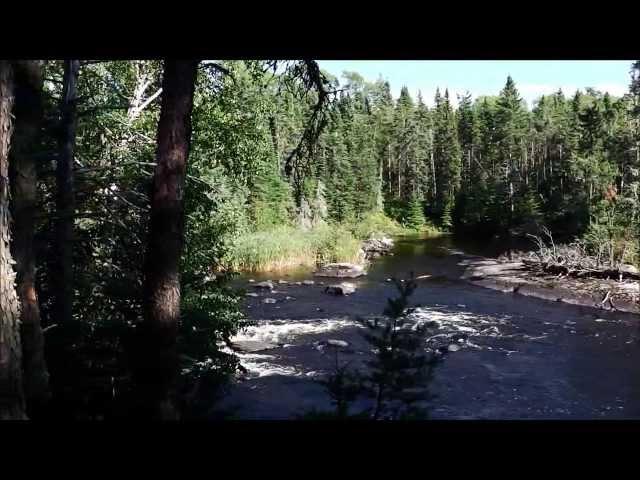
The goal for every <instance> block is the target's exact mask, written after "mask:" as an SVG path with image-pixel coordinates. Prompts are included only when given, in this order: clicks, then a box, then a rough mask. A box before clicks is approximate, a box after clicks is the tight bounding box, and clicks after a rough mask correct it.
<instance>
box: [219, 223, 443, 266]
mask: <svg viewBox="0 0 640 480" xmlns="http://www.w3.org/2000/svg"><path fill="white" fill-rule="evenodd" d="M424 231H425V232H427V233H428V234H437V233H438V231H437V229H435V228H434V227H431V226H425V228H424ZM409 233H416V231H415V230H410V229H407V228H405V227H403V226H402V225H400V224H399V223H397V222H395V221H394V220H391V219H390V218H388V217H386V216H385V215H384V214H382V213H372V214H370V215H368V216H367V217H365V218H363V219H361V220H359V221H355V222H350V223H346V224H335V223H328V224H321V225H318V226H316V227H314V228H313V229H311V230H302V229H299V228H295V227H291V226H281V227H277V228H275V229H273V230H268V231H259V232H253V233H250V234H248V235H244V236H242V237H241V238H238V239H237V240H236V241H235V243H234V244H233V245H232V247H231V249H230V253H229V255H228V257H227V262H226V265H225V267H226V268H227V269H231V270H234V271H247V272H269V271H284V270H287V269H290V268H295V267H300V266H304V267H315V266H317V265H318V264H326V263H334V262H349V263H359V262H361V261H362V256H361V252H360V245H361V241H362V240H365V239H368V238H371V237H372V236H373V237H381V236H386V235H403V234H409Z"/></svg>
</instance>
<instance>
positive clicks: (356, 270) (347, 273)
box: [314, 263, 367, 278]
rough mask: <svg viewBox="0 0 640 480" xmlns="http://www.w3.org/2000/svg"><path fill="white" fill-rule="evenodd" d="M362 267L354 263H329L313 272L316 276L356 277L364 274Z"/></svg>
mask: <svg viewBox="0 0 640 480" xmlns="http://www.w3.org/2000/svg"><path fill="white" fill-rule="evenodd" d="M366 274H367V273H366V272H365V271H364V267H363V266H361V265H356V264H355V263H330V264H328V265H325V266H324V267H322V268H320V270H318V271H317V272H315V273H314V275H315V276H316V277H335V278H356V277H360V276H362V275H366Z"/></svg>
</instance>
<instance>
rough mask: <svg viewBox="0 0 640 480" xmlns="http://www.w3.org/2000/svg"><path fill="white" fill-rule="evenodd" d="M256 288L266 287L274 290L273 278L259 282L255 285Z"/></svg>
mask: <svg viewBox="0 0 640 480" xmlns="http://www.w3.org/2000/svg"><path fill="white" fill-rule="evenodd" d="M254 288H264V289H269V290H273V282H272V281H271V280H267V281H265V282H258V283H256V284H255V285H254Z"/></svg>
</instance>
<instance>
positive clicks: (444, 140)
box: [434, 90, 462, 221]
mask: <svg viewBox="0 0 640 480" xmlns="http://www.w3.org/2000/svg"><path fill="white" fill-rule="evenodd" d="M435 103H436V106H435V109H436V110H435V119H434V128H435V131H434V163H435V169H436V179H437V181H436V195H435V209H434V210H435V212H434V213H435V214H436V216H437V218H439V219H440V221H442V219H443V214H444V213H445V209H446V208H449V209H452V208H453V205H454V202H455V195H456V193H457V191H458V189H459V188H460V175H461V166H462V158H461V151H460V144H459V142H458V132H457V126H456V121H455V116H454V113H453V109H452V108H451V104H450V103H449V91H448V90H445V95H444V98H441V97H440V91H439V90H437V91H436V98H435Z"/></svg>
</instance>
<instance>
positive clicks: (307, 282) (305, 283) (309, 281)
mask: <svg viewBox="0 0 640 480" xmlns="http://www.w3.org/2000/svg"><path fill="white" fill-rule="evenodd" d="M315 283H316V282H314V281H313V280H303V281H302V284H303V285H315Z"/></svg>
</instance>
